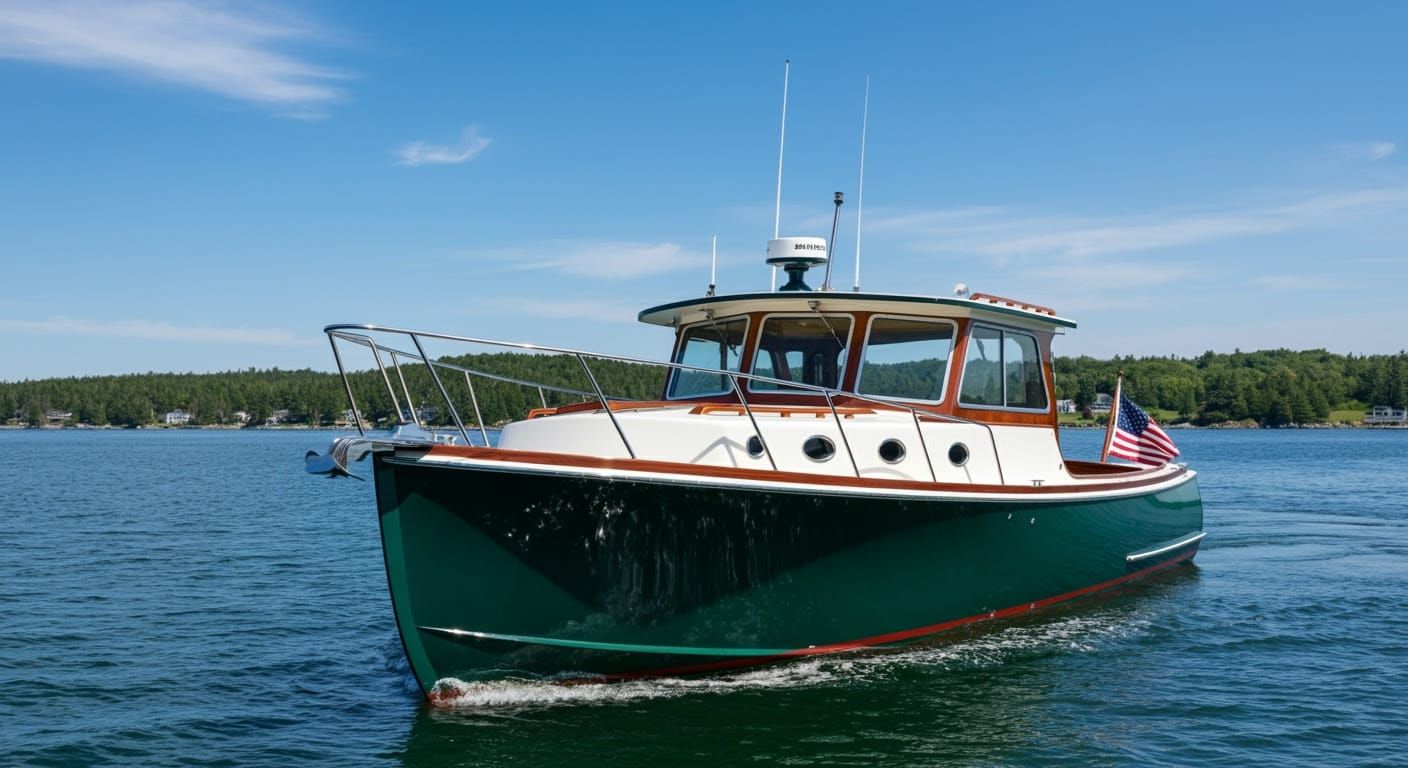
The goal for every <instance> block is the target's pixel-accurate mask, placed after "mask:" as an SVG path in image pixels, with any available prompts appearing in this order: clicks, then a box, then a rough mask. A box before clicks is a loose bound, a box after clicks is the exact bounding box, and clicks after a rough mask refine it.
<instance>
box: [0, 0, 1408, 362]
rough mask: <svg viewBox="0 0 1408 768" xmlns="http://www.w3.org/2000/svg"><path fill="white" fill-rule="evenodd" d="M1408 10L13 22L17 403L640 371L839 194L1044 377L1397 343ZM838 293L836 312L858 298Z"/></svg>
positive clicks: (315, 9)
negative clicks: (686, 312) (783, 135)
mask: <svg viewBox="0 0 1408 768" xmlns="http://www.w3.org/2000/svg"><path fill="white" fill-rule="evenodd" d="M1405 28H1408V4H1403V3H1363V4H1355V5H1354V6H1353V7H1348V6H1347V5H1345V4H1338V5H1332V4H1323V3H1322V4H1300V3H1282V2H1277V3H1235V4H1232V3H1185V4H1177V5H1176V6H1172V7H1155V6H1149V5H1146V4H1116V3H1103V4H1094V3H1063V4H1055V3H1034V2H1033V3H1013V4H1007V5H1001V6H999V5H996V4H972V5H970V6H960V5H958V4H939V3H914V4H858V3H817V2H807V3H750V2H741V3H731V2H712V3H708V4H700V5H698V6H695V7H692V8H687V7H682V6H679V4H673V3H640V4H628V3H604V4H582V3H561V4H557V3H545V4H527V3H524V4H496V5H493V6H485V5H472V4H467V3H445V4H424V5H414V6H412V5H407V4H389V3H388V4H374V5H373V4H352V3H334V2H297V3H291V4H277V5H276V4H261V3H254V2H229V3H212V2H198V1H197V0H167V1H165V2H148V1H147V0H133V1H132V2H123V3H100V2H89V1H86V0H83V1H74V0H0V105H3V107H0V380H14V379H22V378H34V377H45V376H55V375H65V376H66V375H85V374H97V373H121V372H128V371H146V370H158V371H188V370H190V371H210V370H223V369H230V368H244V367H249V366H258V367H268V366H275V365H277V366H280V367H305V366H307V367H314V368H321V369H327V368H329V367H330V365H331V360H330V355H329V353H328V351H327V345H326V342H325V340H324V339H323V337H322V335H321V333H320V329H321V327H322V326H323V325H325V324H327V323H330V322H377V323H385V324H391V325H401V326H412V327H423V328H428V329H435V330H443V331H449V332H456V333H464V334H469V335H476V336H486V337H490V338H506V339H510V340H523V341H536V342H539V343H544V344H555V345H564V346H572V347H581V348H586V349H590V350H597V351H605V352H616V353H625V354H638V355H643V356H647V357H660V356H663V355H665V354H667V349H668V345H669V335H668V332H666V331H664V330H662V329H659V328H655V327H651V326H642V325H640V324H638V323H636V321H635V314H636V312H637V311H638V310H639V309H640V308H642V307H644V306H648V305H651V304H655V303H661V302H665V301H670V300H675V299H680V298H687V297H690V296H695V295H698V294H700V293H702V292H703V290H704V288H705V286H706V285H707V282H708V258H709V257H708V253H709V239H710V236H711V235H713V234H717V235H718V237H719V261H720V264H719V283H720V290H721V291H723V292H733V291H743V290H755V289H762V288H765V287H766V285H767V278H768V272H767V269H766V268H765V267H764V266H763V265H762V254H763V247H764V244H765V241H766V240H767V238H768V237H770V236H771V234H772V217H773V195H774V187H773V185H774V181H775V179H774V174H775V172H776V162H777V159H776V152H777V128H778V111H779V106H780V98H781V86H782V68H783V60H784V59H787V58H790V59H791V60H792V70H791V94H790V106H789V122H788V131H787V152H786V177H785V181H784V187H783V211H782V229H783V230H784V232H783V234H812V235H825V234H827V230H828V229H829V227H830V216H831V202H830V200H831V193H832V192H833V191H835V190H842V191H845V192H846V193H847V197H848V200H849V201H850V204H848V205H847V207H846V209H845V213H846V216H845V217H844V218H843V222H842V226H841V232H840V234H839V237H838V241H839V244H838V247H837V250H838V253H839V259H838V263H837V265H836V267H835V269H836V271H837V273H838V274H840V275H842V276H844V277H846V278H847V281H848V279H849V276H850V274H851V269H852V265H851V260H852V256H853V253H854V230H855V221H854V214H855V208H854V202H855V191H856V186H857V178H856V177H857V163H858V145H859V134H860V119H861V99H862V92H863V87H864V82H865V77H866V75H870V76H871V78H872V86H871V111H870V123H869V147H868V149H867V155H866V179H865V219H864V231H865V241H864V254H865V256H864V264H863V272H864V274H863V280H862V283H863V287H865V288H866V289H868V290H894V291H899V292H906V293H932V294H947V293H949V292H950V291H951V290H952V287H953V285H954V284H955V283H957V282H960V281H961V282H964V283H967V284H968V285H969V286H971V287H972V288H973V289H974V290H980V291H986V292H990V293H997V294H1000V295H1007V296H1015V297H1018V298H1022V299H1025V300H1028V301H1033V302H1038V303H1042V304H1047V305H1050V306H1054V307H1055V308H1056V309H1057V310H1058V311H1060V312H1061V313H1062V314H1064V315H1067V316H1070V317H1073V318H1074V319H1076V320H1077V321H1079V322H1080V328H1079V329H1078V330H1076V331H1075V332H1074V333H1072V334H1070V335H1068V336H1066V337H1064V338H1062V339H1060V340H1059V341H1058V343H1057V351H1058V353H1062V354H1080V353H1089V354H1094V355H1100V356H1107V355H1111V354H1184V355H1189V354H1197V353H1198V352H1201V351H1203V350H1206V349H1214V350H1219V351H1230V350H1231V349H1233V348H1236V347H1240V348H1242V349H1256V348H1267V347H1290V348H1311V347H1326V348H1329V349H1331V350H1333V351H1337V352H1355V353H1376V352H1395V351H1398V350H1399V349H1401V348H1403V347H1405V346H1408V343H1405V338H1408V331H1405V328H1406V327H1408V322H1405V321H1408V309H1405V292H1404V286H1405V285H1408V100H1405V99H1404V98H1403V90H1404V79H1405V73H1408V46H1405V45H1403V41H1402V35H1401V32H1402V30H1403V29H1405ZM842 284H848V283H847V282H846V281H842Z"/></svg>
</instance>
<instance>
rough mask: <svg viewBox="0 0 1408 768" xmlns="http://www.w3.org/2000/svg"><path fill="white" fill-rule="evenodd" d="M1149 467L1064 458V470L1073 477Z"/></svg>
mask: <svg viewBox="0 0 1408 768" xmlns="http://www.w3.org/2000/svg"><path fill="white" fill-rule="evenodd" d="M1150 469H1151V468H1150V467H1135V466H1130V465H1128V464H1102V463H1100V462H1098V461H1079V460H1076V459H1067V460H1066V471H1067V472H1069V473H1071V475H1072V476H1073V477H1081V476H1087V475H1130V474H1134V473H1135V472H1145V471H1148V470H1150Z"/></svg>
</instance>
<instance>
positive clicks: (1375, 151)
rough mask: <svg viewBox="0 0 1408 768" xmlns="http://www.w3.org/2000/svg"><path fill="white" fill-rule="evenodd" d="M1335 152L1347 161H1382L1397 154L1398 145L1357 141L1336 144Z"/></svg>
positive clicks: (1386, 142) (1385, 142)
mask: <svg viewBox="0 0 1408 768" xmlns="http://www.w3.org/2000/svg"><path fill="white" fill-rule="evenodd" d="M1335 150H1336V151H1337V152H1338V153H1339V154H1340V156H1341V157H1344V158H1345V159H1348V160H1376V161H1377V160H1383V159H1385V158H1388V157H1392V156H1394V155H1396V154H1398V145H1397V144H1395V143H1393V142H1392V141H1357V142H1350V143H1348V144H1336V145H1335Z"/></svg>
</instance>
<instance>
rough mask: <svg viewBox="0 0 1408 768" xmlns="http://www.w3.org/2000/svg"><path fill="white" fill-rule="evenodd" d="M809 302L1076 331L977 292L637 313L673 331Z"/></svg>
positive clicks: (746, 302) (714, 304)
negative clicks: (714, 318) (711, 313)
mask: <svg viewBox="0 0 1408 768" xmlns="http://www.w3.org/2000/svg"><path fill="white" fill-rule="evenodd" d="M812 302H816V307H815V309H816V310H817V311H821V312H847V311H864V312H897V313H903V314H915V315H924V316H932V317H960V318H968V317H971V318H974V319H979V320H990V321H993V322H1000V323H1006V324H1008V325H1018V326H1025V327H1028V328H1036V329H1041V330H1056V329H1057V328H1075V327H1076V323H1075V321H1074V320H1068V319H1066V318H1064V317H1058V316H1057V315H1056V314H1055V313H1054V312H1052V311H1051V310H1048V309H1046V308H1044V307H1038V306H1036V305H1032V304H1026V303H1024V302H1019V301H1015V300H1012V299H1003V298H1000V297H996V296H988V295H984V294H980V293H975V294H972V295H971V296H968V297H957V296H912V295H905V294H896V293H852V292H842V291H795V292H762V293H736V294H732V295H728V296H704V297H701V298H697V299H686V300H684V301H674V302H670V303H669V304H661V305H659V306H655V307H650V308H648V309H644V310H642V311H641V313H640V315H639V319H640V321H641V322H643V323H650V324H652V325H665V326H676V327H677V326H681V325H688V324H690V323H696V322H701V321H703V320H705V319H707V316H706V314H705V310H710V309H712V310H713V311H714V315H715V316H726V315H739V314H743V313H745V312H810V311H812V309H813V307H812Z"/></svg>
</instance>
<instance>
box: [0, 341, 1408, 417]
mask: <svg viewBox="0 0 1408 768" xmlns="http://www.w3.org/2000/svg"><path fill="white" fill-rule="evenodd" d="M443 362H446V363H452V364H454V365H458V366H462V367H465V368H470V369H472V370H475V371H479V372H484V373H488V374H492V375H494V376H499V377H506V378H512V379H521V380H529V381H538V382H545V383H548V384H550V385H554V386H556V387H559V388H561V389H563V390H572V391H557V390H553V389H544V390H542V391H541V392H540V391H539V390H538V389H537V388H535V387H525V386H521V385H518V384H513V383H507V382H502V381H490V380H485V379H482V378H478V377H476V378H475V385H474V387H475V391H474V395H475V397H474V398H470V397H469V395H470V392H469V387H468V386H467V384H466V382H465V379H464V377H463V376H462V375H458V374H456V373H455V372H452V371H442V384H444V385H445V387H446V388H447V389H448V390H449V392H450V394H451V397H452V398H453V399H454V401H455V404H456V406H457V407H458V408H460V410H461V415H462V417H463V418H464V419H465V421H466V422H470V421H472V420H473V410H472V403H473V401H474V400H477V401H478V403H479V409H480V413H481V415H482V418H483V420H484V422H485V423H486V424H494V423H500V422H504V421H508V420H511V419H516V418H521V417H522V416H523V414H524V413H525V412H526V411H527V410H528V409H530V408H533V407H539V406H541V405H543V404H546V405H549V406H553V405H562V404H565V403H570V402H577V401H579V400H581V399H583V395H582V394H581V393H588V392H590V391H591V389H592V387H591V383H590V382H589V381H588V380H587V379H586V377H585V375H584V374H583V372H582V369H581V366H580V365H579V364H578V363H577V361H576V360H575V359H573V358H570V357H562V356H553V355H527V354H495V355H474V356H465V357H458V358H445V359H444V360H443ZM1053 367H1054V370H1055V374H1056V381H1055V384H1056V392H1057V397H1058V398H1060V399H1066V400H1072V401H1074V402H1075V405H1076V408H1077V410H1083V409H1085V408H1087V407H1088V406H1089V405H1090V404H1091V403H1093V402H1095V400H1096V396H1097V395H1098V394H1099V393H1110V392H1112V390H1113V389H1114V384H1115V377H1116V375H1117V373H1118V372H1119V371H1121V370H1123V371H1124V373H1125V385H1124V386H1125V390H1124V391H1125V393H1126V394H1127V395H1129V396H1130V397H1131V398H1132V399H1133V400H1135V402H1137V403H1139V404H1140V405H1142V406H1144V407H1146V408H1157V409H1160V410H1162V411H1164V412H1165V413H1164V415H1165V419H1166V420H1168V421H1171V422H1180V421H1183V422H1189V423H1192V424H1199V425H1206V424H1218V423H1225V422H1249V423H1256V424H1259V425H1262V426H1284V425H1289V424H1312V423H1325V422H1329V421H1349V419H1344V418H1340V419H1333V418H1332V414H1335V413H1336V412H1338V413H1340V414H1345V413H1354V412H1359V411H1363V410H1365V409H1366V408H1368V407H1370V406H1374V405H1388V406H1394V407H1404V406H1405V405H1408V354H1405V353H1403V352H1400V353H1398V354H1396V355H1340V354H1334V353H1331V352H1327V351H1325V350H1307V351H1291V350H1264V351H1258V352H1240V351H1239V352H1233V353H1230V354H1224V353H1214V352H1206V353H1204V354H1202V355H1199V356H1197V357H1194V358H1178V357H1142V358H1134V357H1117V358H1112V359H1109V360H1098V359H1095V358H1091V357H1084V356H1082V357H1058V358H1056V359H1055V361H1054V365H1053ZM592 369H593V373H595V374H596V376H597V378H598V380H599V383H600V384H601V387H602V389H603V390H605V391H606V392H607V393H608V394H610V395H613V396H619V397H628V398H636V399H648V398H653V397H657V396H659V394H660V391H661V389H662V387H663V383H664V382H663V372H662V369H660V368H657V367H654V366H645V365H635V364H630V363H620V362H611V361H598V362H595V363H593V366H592ZM401 373H402V374H403V376H404V384H402V381H401V379H400V377H398V376H397V375H396V371H395V369H392V370H391V371H390V372H389V374H388V376H387V380H389V381H391V382H392V383H393V388H394V389H395V391H396V398H397V399H396V400H395V401H394V402H393V400H392V398H391V397H390V396H389V395H388V394H387V391H386V387H385V384H384V383H383V382H384V380H383V378H382V374H381V373H380V372H379V371H376V370H370V371H358V372H355V373H353V374H352V375H351V377H350V378H351V380H352V384H353V394H354V396H355V397H356V399H357V405H358V410H359V412H360V414H361V416H362V418H363V420H364V421H366V422H368V423H377V424H386V423H394V422H395V421H396V420H397V410H400V411H401V412H402V414H403V415H404V414H406V412H407V411H408V410H409V409H408V407H407V403H406V400H407V398H406V394H407V393H409V395H410V398H409V399H410V402H411V403H413V404H414V405H413V407H415V408H417V409H422V408H423V409H424V410H423V411H422V412H421V416H422V417H423V420H427V421H429V422H431V423H437V424H444V423H447V422H448V418H449V416H448V414H447V413H445V412H444V410H445V409H444V408H442V407H439V406H440V404H441V397H440V396H439V392H438V387H437V386H436V384H435V382H434V381H433V380H432V379H431V378H430V376H429V375H428V374H427V373H426V370H425V367H424V366H420V365H403V366H402V371H401ZM173 412H181V413H183V414H185V416H186V417H187V418H188V419H189V420H188V421H184V422H182V424H183V425H186V426H221V425H224V426H262V425H267V424H270V423H280V424H303V425H310V426H332V425H336V424H339V423H346V421H347V420H348V417H350V416H351V415H352V414H351V413H350V412H349V410H348V405H347V395H346V392H345V390H344V389H343V385H342V380H341V378H340V377H339V376H338V375H337V374H335V373H324V372H320V371H313V370H294V371H288V370H279V369H271V370H256V369H253V368H251V369H247V370H242V371H226V372H221V373H206V374H196V373H143V374H128V375H120V376H85V377H73V378H54V379H41V380H25V381H16V382H0V417H2V418H0V422H4V423H8V424H10V425H28V426H46V425H48V426H60V425H63V426H76V425H91V426H114V427H137V426H146V425H151V424H160V423H163V422H164V421H165V420H166V416H167V414H169V413H173Z"/></svg>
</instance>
